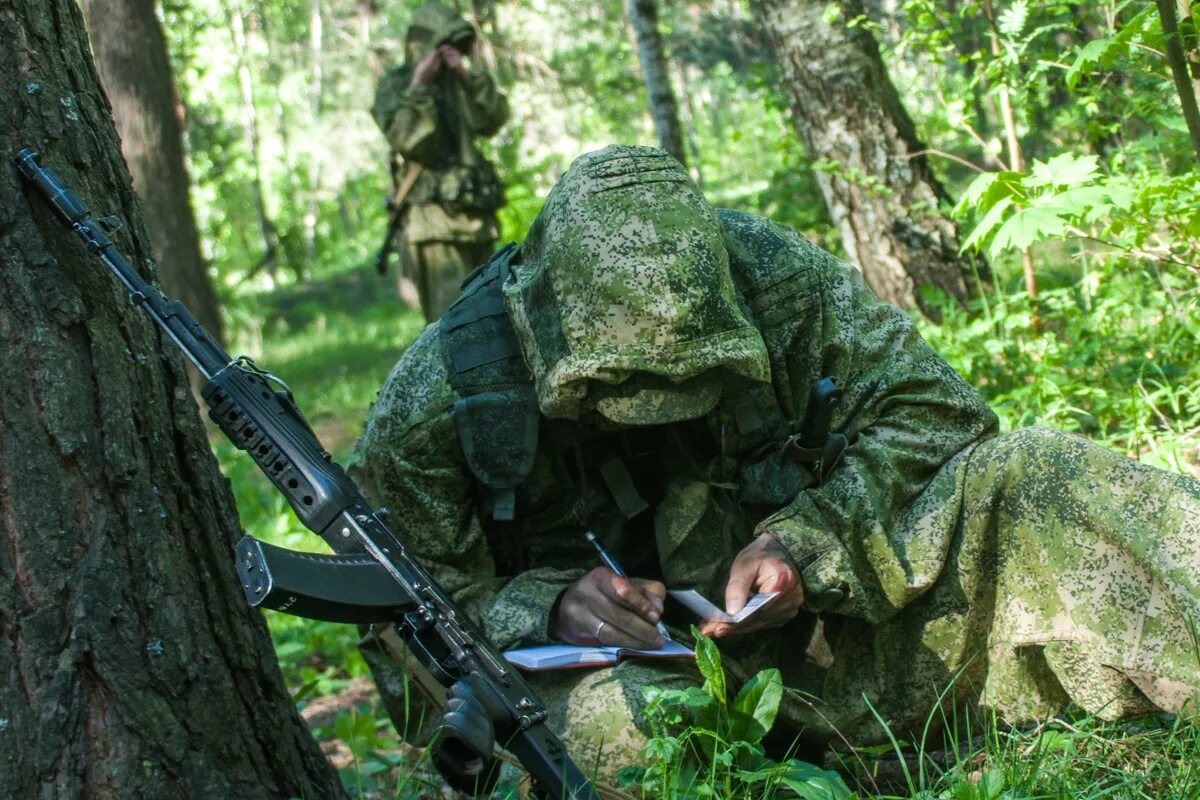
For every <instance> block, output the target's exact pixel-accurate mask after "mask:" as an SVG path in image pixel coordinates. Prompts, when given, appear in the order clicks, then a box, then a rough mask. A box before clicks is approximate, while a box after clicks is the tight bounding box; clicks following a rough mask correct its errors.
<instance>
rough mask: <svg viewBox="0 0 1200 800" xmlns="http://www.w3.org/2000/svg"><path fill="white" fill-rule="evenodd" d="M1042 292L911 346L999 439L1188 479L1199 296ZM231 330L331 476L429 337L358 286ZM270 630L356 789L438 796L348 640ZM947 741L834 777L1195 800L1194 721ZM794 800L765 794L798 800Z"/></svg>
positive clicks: (279, 617) (392, 304) (247, 308)
mask: <svg viewBox="0 0 1200 800" xmlns="http://www.w3.org/2000/svg"><path fill="white" fill-rule="evenodd" d="M1044 285H1045V286H1046V291H1045V292H1044V293H1043V295H1042V297H1041V298H1040V300H1039V302H1038V303H1037V304H1036V305H1035V304H1031V303H1030V302H1029V301H1028V300H1026V299H1025V298H1024V297H1023V296H1021V295H1020V293H1019V291H1018V289H1017V287H1016V286H1013V285H1009V284H1003V283H1002V284H1001V286H1000V287H999V289H998V291H997V292H996V293H995V294H994V295H992V296H991V297H990V298H989V299H988V300H987V301H986V302H985V303H984V302H981V303H980V304H979V305H977V307H976V308H974V309H973V310H971V311H969V312H963V311H961V310H957V309H953V308H949V307H948V308H946V309H945V315H944V319H943V322H942V323H941V324H940V325H933V324H929V323H923V330H924V332H925V335H926V337H927V338H928V339H929V340H930V342H931V343H932V344H933V345H934V347H935V348H936V349H938V351H939V352H941V353H942V354H943V355H944V356H945V357H946V358H947V359H948V360H949V361H950V362H951V363H952V364H953V365H954V366H955V367H956V368H957V369H958V370H959V371H960V372H962V374H964V375H965V376H966V377H967V378H968V380H970V381H971V382H972V383H973V384H974V385H976V386H978V387H979V388H980V390H981V391H982V392H983V393H984V395H985V396H986V397H987V398H988V400H989V402H991V404H992V405H993V407H994V408H995V409H996V410H997V412H998V413H999V414H1000V415H1001V418H1002V424H1003V426H1004V428H1005V429H1011V428H1014V427H1019V426H1022V425H1027V424H1032V423H1034V422H1037V423H1038V424H1045V425H1050V426H1053V427H1059V428H1062V429H1065V430H1070V431H1075V432H1079V433H1083V434H1084V435H1087V436H1090V437H1092V438H1094V439H1096V440H1097V441H1100V442H1102V443H1104V444H1106V445H1108V446H1111V447H1114V448H1116V449H1118V450H1120V451H1122V452H1124V453H1126V454H1127V455H1130V456H1132V457H1135V458H1140V459H1141V460H1144V461H1146V462H1148V463H1153V464H1155V465H1156V466H1162V467H1165V468H1168V469H1174V470H1177V471H1181V472H1190V473H1192V474H1193V475H1196V474H1197V468H1196V464H1197V462H1198V461H1200V457H1198V453H1197V436H1196V434H1197V432H1198V431H1200V329H1198V328H1200V326H1198V324H1197V320H1198V319H1200V315H1197V313H1196V310H1197V293H1196V288H1195V285H1194V282H1193V281H1192V279H1190V278H1188V277H1187V276H1179V277H1176V278H1170V277H1164V276H1162V275H1158V274H1155V273H1149V272H1146V271H1143V270H1140V269H1134V268H1124V267H1118V266H1112V267H1110V268H1109V269H1108V270H1107V271H1104V272H1097V271H1095V270H1094V271H1093V272H1092V273H1091V274H1089V275H1088V276H1086V280H1072V279H1071V276H1070V275H1069V274H1068V275H1066V276H1065V277H1064V278H1063V279H1062V280H1061V281H1060V283H1059V285H1057V286H1055V285H1054V284H1053V282H1052V281H1046V282H1045V283H1044ZM1035 312H1036V317H1037V319H1038V325H1037V326H1036V327H1035V325H1034V324H1033V319H1034V316H1035ZM227 314H228V322H229V325H228V331H229V336H230V339H231V340H232V341H231V344H230V348H229V349H230V350H231V351H233V352H238V353H241V352H245V353H247V354H248V355H251V356H252V357H254V358H255V359H256V360H257V361H258V362H259V364H260V365H261V366H262V367H264V368H266V369H268V370H270V371H272V372H274V373H275V374H277V375H279V377H280V378H282V379H283V380H284V381H286V382H287V383H288V384H289V385H290V386H291V387H292V389H293V391H294V392H295V395H296V398H297V401H298V402H299V404H300V407H301V408H302V409H303V410H304V411H305V413H306V415H307V416H308V417H309V419H310V421H311V422H312V424H313V426H314V428H315V429H316V430H317V432H318V434H319V435H320V436H321V438H322V440H323V441H324V442H325V444H326V446H327V447H329V448H330V449H331V451H332V452H333V453H334V455H335V458H337V459H338V460H340V461H343V462H344V460H345V458H346V457H347V455H348V454H349V452H350V449H351V447H352V445H353V441H354V438H355V437H356V436H357V433H358V431H359V430H360V429H361V425H362V421H363V420H364V419H365V417H366V415H367V412H368V409H369V406H370V403H371V401H372V400H373V398H374V396H375V392H376V391H377V390H378V389H379V388H380V387H381V386H382V385H383V382H384V380H385V378H386V376H387V374H388V372H389V370H390V369H391V367H392V365H393V364H394V363H395V361H396V359H397V358H398V357H399V355H400V354H401V352H402V351H403V349H404V347H405V346H406V345H407V344H408V343H409V342H411V340H412V339H413V338H414V337H415V336H416V335H417V333H418V332H419V331H420V329H421V319H420V315H419V313H418V312H415V311H412V310H410V309H407V308H404V307H403V306H402V305H401V304H400V303H399V302H398V301H396V300H395V299H394V297H393V293H392V290H391V286H390V282H385V281H382V280H380V279H379V278H378V277H377V276H376V275H375V274H374V273H373V272H370V271H368V270H367V269H364V268H358V269H356V270H353V271H346V272H342V273H336V274H332V275H325V276H323V277H322V278H321V280H320V281H317V282H313V283H310V284H305V285H293V286H285V287H282V288H277V289H274V290H272V291H264V292H258V293H250V292H247V293H245V294H243V295H242V296H240V297H237V298H235V299H233V300H231V301H230V302H229V303H228V304H227ZM213 442H214V446H215V448H216V451H217V454H218V458H219V460H220V463H221V467H222V469H223V470H224V472H225V474H226V475H227V476H228V477H229V478H230V479H231V481H232V484H233V489H234V493H235V496H236V499H237V504H238V509H239V512H240V513H241V516H242V523H243V527H244V528H245V530H246V532H247V533H249V534H250V535H252V536H255V537H257V538H260V539H264V540H266V541H269V542H271V543H274V544H279V545H282V546H285V547H289V548H292V549H303V550H314V551H320V550H323V549H324V545H323V543H321V542H320V541H319V540H318V539H317V537H316V536H315V535H313V534H311V533H309V532H308V531H307V530H306V529H304V528H303V526H301V525H300V524H299V522H298V521H297V520H296V519H295V517H294V516H293V515H292V514H291V511H290V509H288V507H287V505H286V503H285V502H284V501H283V499H282V497H281V496H279V495H278V494H277V493H276V492H275V490H274V488H273V487H272V486H271V485H270V483H269V482H267V480H266V479H265V478H263V477H262V476H261V475H260V474H259V473H258V471H257V468H256V467H255V466H254V465H253V463H252V462H251V461H250V460H249V459H248V458H246V457H245V456H244V455H243V454H241V453H238V452H237V451H236V450H234V449H233V448H232V447H231V446H230V445H228V443H226V442H225V441H224V439H223V437H221V436H220V434H214V438H213ZM268 621H269V625H270V629H271V634H272V637H273V638H274V641H275V645H276V650H277V653H278V655H279V659H280V664H281V666H282V668H283V672H284V676H285V679H286V680H287V683H288V685H289V687H290V688H291V690H292V691H293V693H294V696H295V700H296V703H297V705H298V706H299V707H300V708H301V709H302V711H307V712H312V711H313V709H314V708H316V707H317V706H321V707H323V708H327V709H328V708H332V709H333V710H332V711H328V712H322V714H321V715H319V716H320V717H321V719H320V720H318V722H317V724H315V733H316V735H317V738H318V740H319V741H320V742H321V743H322V746H323V748H325V749H326V752H327V753H329V754H330V755H331V758H332V759H333V760H334V763H335V764H336V765H338V766H339V768H340V769H341V772H342V775H343V779H344V782H345V784H346V785H347V787H348V788H349V789H350V791H351V792H352V793H353V794H354V795H355V796H356V797H359V798H364V800H365V799H367V798H382V797H403V798H416V797H434V796H441V791H440V787H438V786H437V785H436V783H435V782H430V778H429V771H428V769H427V768H426V767H425V766H424V765H422V764H421V763H420V761H419V759H420V753H419V752H413V751H411V750H408V749H407V748H405V747H404V746H403V745H401V744H400V743H399V741H398V740H397V737H396V734H395V731H394V729H393V728H392V727H391V724H390V722H389V721H388V720H387V717H386V715H385V714H384V712H383V709H382V706H381V705H380V703H379V702H378V698H377V697H376V696H375V695H374V694H373V687H370V686H367V685H366V684H365V678H366V676H367V669H366V665H365V664H364V662H363V661H362V658H361V657H360V656H359V655H358V653H357V650H356V649H355V647H354V642H355V638H356V636H355V633H354V631H353V629H351V628H349V627H347V626H343V625H335V624H331V623H323V622H313V621H307V620H302V619H299V618H296V617H289V616H287V615H283V614H275V613H270V614H268ZM364 686H366V688H365V689H364ZM955 727H956V726H951V729H952V730H953V729H955ZM957 727H958V728H962V727H963V726H962V725H959V726H957ZM959 736H960V738H959V739H957V740H953V739H952V740H949V741H940V740H939V741H938V742H936V743H934V742H927V743H926V745H925V746H924V747H917V746H913V745H912V744H910V743H902V742H895V743H894V745H893V746H892V747H885V748H882V749H880V748H875V749H870V750H867V751H862V752H859V753H857V754H854V755H851V754H844V755H843V756H842V757H841V758H840V760H835V761H834V762H831V764H830V765H831V766H836V767H837V768H838V769H839V771H840V772H841V773H842V774H843V775H844V777H845V779H846V781H847V783H848V784H849V786H850V787H851V788H852V789H854V790H855V792H856V793H857V795H858V796H859V797H862V798H867V797H877V798H885V797H886V798H914V799H915V798H923V799H928V800H933V798H939V799H940V798H946V799H947V800H1001V798H1004V799H1005V800H1018V799H1020V800H1025V799H1028V800H1034V799H1035V798H1038V799H1039V800H1040V799H1042V798H1044V799H1046V800H1052V799H1053V800H1057V798H1097V800H1099V798H1112V799H1114V800H1115V799H1117V798H1121V799H1124V798H1129V799H1130V800H1133V799H1134V798H1138V799H1142V798H1156V799H1157V798H1165V799H1166V800H1183V798H1200V725H1198V724H1197V723H1196V722H1195V721H1193V720H1188V719H1182V718H1179V719H1177V718H1173V717H1169V716H1165V715H1159V716H1154V717H1149V718H1146V719H1142V720H1136V721H1133V722H1123V723H1119V724H1105V723H1102V722H1099V721H1097V720H1095V719H1091V718H1087V717H1070V718H1064V719H1059V720H1053V721H1049V722H1047V723H1045V724H1043V725H1041V726H1039V727H1037V728H1032V729H1018V730H1013V729H1006V728H1004V727H1003V726H999V725H983V726H978V725H977V726H976V727H975V728H974V729H973V730H972V729H969V728H968V729H967V730H966V731H965V732H963V731H959ZM730 744H731V746H732V743H730ZM667 750H670V748H667ZM676 750H678V748H676ZM663 752H666V751H663ZM947 754H949V755H947ZM667 766H668V767H669V764H668V765H667ZM698 780H699V783H698V784H697V785H696V786H694V787H692V788H694V789H695V793H694V794H680V795H679V796H696V797H710V796H711V797H747V798H750V797H759V796H761V793H760V794H755V791H760V790H761V789H762V786H758V787H757V789H755V788H754V787H749V788H746V789H745V791H744V792H743V793H740V794H739V793H738V791H736V790H735V789H733V788H730V787H733V786H734V784H733V783H729V782H728V781H726V782H723V783H719V784H718V783H713V782H709V783H707V784H706V783H705V779H704V778H703V776H702V775H701V776H699V778H698ZM788 785H790V784H788ZM721 787H724V788H723V789H722V788H721ZM689 791H690V790H689ZM787 791H791V792H792V794H791V795H788V794H787ZM787 791H785V790H783V789H779V790H778V791H777V794H778V796H795V795H796V794H797V790H796V789H795V788H794V787H793V789H791V790H787ZM800 796H804V795H803V794H801V795H800ZM811 796H812V797H821V798H822V800H826V798H829V797H831V795H820V794H813V795H811Z"/></svg>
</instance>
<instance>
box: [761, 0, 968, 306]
mask: <svg viewBox="0 0 1200 800" xmlns="http://www.w3.org/2000/svg"><path fill="white" fill-rule="evenodd" d="M751 6H752V7H753V9H754V12H755V14H756V15H757V17H758V18H759V20H760V22H761V24H762V26H763V28H764V29H765V31H766V32H767V34H768V36H769V38H770V40H771V46H772V49H773V51H774V55H775V59H776V61H777V62H778V65H779V68H780V71H781V73H782V76H783V82H784V85H785V87H786V89H787V92H788V96H789V101H790V107H791V111H792V120H793V123H794V124H795V127H796V130H797V132H798V133H799V134H800V137H801V139H802V140H803V141H804V145H805V147H806V148H807V149H808V153H809V156H810V157H811V158H812V159H813V160H814V161H817V162H819V164H820V165H821V166H820V168H819V169H818V170H817V179H818V182H819V183H820V186H821V191H822V192H823V194H824V196H825V205H826V206H827V207H828V209H829V215H830V217H831V218H832V219H833V221H834V223H835V224H836V225H837V227H838V231H839V233H840V234H841V239H842V245H843V246H844V247H845V249H846V254H847V257H848V258H849V260H850V261H852V262H854V263H856V264H858V265H859V266H861V267H862V270H863V275H864V276H865V277H866V280H867V283H868V284H870V286H871V288H872V289H874V290H875V292H876V293H877V294H878V295H879V296H880V297H882V298H883V299H884V300H887V301H889V302H892V303H896V304H897V305H900V306H904V307H906V308H913V307H918V308H920V309H921V310H922V311H924V312H926V313H933V311H934V309H933V308H932V307H931V306H930V305H929V304H928V303H927V302H926V301H925V300H924V298H923V297H922V295H921V293H920V291H919V289H920V287H922V286H934V287H937V288H939V289H941V290H942V291H943V292H945V293H946V294H947V295H948V296H950V297H951V298H954V299H955V300H958V301H963V300H965V299H967V298H968V297H969V296H970V295H971V293H972V286H973V274H972V272H973V271H972V266H971V263H970V260H969V259H968V258H966V257H963V256H960V255H959V254H958V248H959V237H958V231H957V229H956V228H955V225H954V223H953V222H951V221H950V220H949V219H947V218H946V217H945V216H944V215H943V214H942V213H941V212H940V211H939V204H940V203H942V202H943V201H946V200H947V196H946V192H945V190H944V189H943V188H942V186H941V184H939V183H938V181H937V179H936V178H935V177H934V175H933V173H932V171H931V169H930V166H929V163H928V161H927V160H926V158H925V156H924V155H923V151H924V149H925V148H924V146H923V145H922V144H921V142H920V141H918V139H917V135H916V131H915V130H914V128H913V124H912V120H911V119H909V116H908V113H907V112H906V111H905V110H904V106H903V105H902V104H901V103H900V99H899V97H898V96H897V94H896V89H895V87H894V86H893V85H892V82H891V80H890V79H889V78H888V74H887V70H886V68H885V67H884V64H883V59H882V58H881V57H880V55H879V48H878V47H877V45H876V43H875V40H874V38H872V36H871V33H870V32H869V31H868V29H867V28H866V27H865V26H863V25H857V24H854V25H851V24H849V23H850V22H852V21H854V20H859V19H861V18H862V17H863V8H862V3H861V0H837V2H835V3H833V4H832V6H831V5H830V4H829V3H826V2H824V0H752V2H751ZM828 8H833V9H835V10H836V11H838V12H839V13H837V14H836V15H834V14H831V13H829V12H828V11H827V9H828Z"/></svg>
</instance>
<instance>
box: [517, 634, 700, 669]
mask: <svg viewBox="0 0 1200 800" xmlns="http://www.w3.org/2000/svg"><path fill="white" fill-rule="evenodd" d="M504 657H505V658H507V659H508V660H509V662H510V663H512V664H514V665H516V666H517V667H519V668H520V669H523V670H525V671H526V672H541V671H543V670H551V669H571V668H572V667H605V666H609V665H611V664H616V663H617V662H618V661H623V660H625V659H626V658H631V657H636V658H695V657H696V654H695V653H694V652H693V651H692V649H691V648H690V647H688V646H687V645H683V644H680V643H679V642H675V641H671V640H670V639H668V640H667V643H666V644H664V645H663V646H662V648H661V649H659V650H636V649H633V648H629V647H589V646H586V645H575V644H547V645H542V646H541V647H522V648H521V649H519V650H509V651H508V652H507V653H505V654H504Z"/></svg>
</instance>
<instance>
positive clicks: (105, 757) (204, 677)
mask: <svg viewBox="0 0 1200 800" xmlns="http://www.w3.org/2000/svg"><path fill="white" fill-rule="evenodd" d="M0 41H2V42H4V43H5V44H4V46H3V47H0V107H3V108H4V109H5V118H6V124H5V125H3V126H0V156H2V160H0V265H2V268H0V386H3V387H4V399H5V402H4V403H3V404H0V752H2V753H3V755H2V756H0V787H2V789H0V795H3V796H5V797H14V798H16V797H21V798H27V797H29V798H32V797H41V798H76V797H88V798H156V799H157V798H181V799H182V798H206V800H208V799H210V798H211V799H220V800H224V799H225V798H229V800H234V799H235V798H236V799H237V800H246V799H247V798H250V799H254V800H257V799H258V798H261V799H262V800H280V798H290V797H304V798H310V799H311V798H340V797H343V796H344V795H343V793H342V791H341V789H340V787H339V784H338V780H337V778H336V776H335V775H334V773H333V771H332V770H331V769H330V767H329V765H328V764H327V763H326V762H325V760H324V758H322V756H321V754H320V752H319V751H318V749H317V747H316V745H315V743H314V742H313V740H312V738H311V737H310V736H309V734H308V732H307V730H306V729H305V727H304V724H303V722H302V721H301V720H300V718H299V716H298V715H297V714H296V711H295V709H294V707H293V704H292V702H291V698H290V697H289V696H288V694H287V691H286V690H285V688H284V686H283V681H282V677H281V675H280V672H279V669H278V665H277V663H276V660H275V656H274V653H273V652H272V649H271V643H270V639H269V637H268V635H267V630H266V626H265V624H264V623H263V620H262V618H261V616H260V615H259V614H258V613H257V612H256V611H253V610H251V609H250V608H248V607H247V606H246V604H245V601H244V599H243V597H242V593H241V591H240V589H239V587H238V583H237V578H236V576H235V574H234V570H233V563H232V562H233V545H234V541H235V539H236V538H237V536H238V533H239V532H238V523H237V516H236V514H235V510H234V507H233V499H232V496H231V494H230V492H229V488H228V485H227V483H226V482H225V481H224V480H223V479H222V478H221V475H220V473H219V472H218V470H217V465H216V462H215V459H214V458H213V455H212V452H211V451H210V449H209V447H208V444H207V442H206V439H205V434H204V430H203V427H202V426H201V424H200V420H199V416H198V414H197V410H196V404H195V402H194V401H193V399H192V395H191V392H190V390H189V386H188V380H187V377H186V375H185V373H184V370H183V366H182V362H181V359H180V357H179V355H178V354H177V352H176V351H175V350H174V346H173V345H172V344H171V343H170V342H169V341H166V340H165V339H164V337H163V336H160V335H159V334H158V333H157V332H156V330H155V328H154V327H153V325H152V324H151V323H150V320H149V318H148V316H147V315H146V314H145V313H144V312H143V311H141V310H140V309H138V308H136V307H133V306H132V305H131V304H130V302H129V299H128V297H127V296H126V294H125V292H124V291H123V290H122V289H121V288H119V286H118V284H117V281H116V280H115V279H114V278H113V276H112V275H111V274H109V273H108V271H107V270H105V269H104V268H103V267H102V266H101V265H100V264H99V263H98V261H96V260H95V259H94V258H92V257H90V256H89V255H88V254H87V252H86V251H85V249H84V247H83V246H82V244H81V242H80V241H79V240H78V237H76V236H75V235H74V234H71V233H70V232H69V231H67V230H66V229H65V228H63V227H62V226H61V224H59V223H58V222H57V221H56V220H54V219H53V218H52V216H51V213H50V212H49V210H48V209H47V207H46V205H45V203H43V202H42V201H41V200H40V199H39V198H36V197H35V196H33V195H32V194H30V192H29V191H28V190H27V189H25V188H24V187H22V186H21V185H20V182H19V180H18V177H17V175H16V173H15V170H14V169H13V168H12V166H11V158H12V156H13V155H14V154H15V153H16V152H17V150H18V149H19V148H20V147H22V146H28V147H33V148H36V149H39V150H40V151H41V152H42V153H43V161H44V163H46V165H47V166H50V167H52V168H53V169H54V170H55V171H57V172H58V173H59V174H60V175H62V177H63V178H64V180H66V181H68V183H69V184H71V185H72V186H73V187H74V188H75V190H76V192H77V193H78V194H79V195H80V197H81V199H83V200H84V201H85V202H87V203H88V204H89V205H90V206H91V207H92V208H93V210H94V212H95V213H96V214H97V215H100V214H110V213H111V214H114V215H116V216H118V217H120V218H121V219H123V220H125V221H126V223H127V226H128V227H127V228H126V229H125V230H124V231H122V232H121V233H119V234H117V235H116V239H117V241H118V243H119V244H120V245H121V247H122V249H123V250H124V251H125V253H126V255H127V257H128V259H129V261H130V263H131V264H135V265H146V264H147V262H148V258H149V255H150V246H149V237H148V236H147V234H146V231H145V226H144V224H143V220H142V214H141V211H140V208H139V206H138V204H137V202H136V200H135V197H134V193H133V190H132V187H131V185H130V178H129V174H128V172H126V169H125V166H124V165H123V163H122V161H121V155H120V150H119V144H118V140H117V135H116V131H115V130H114V128H113V124H112V120H111V118H110V117H109V114H108V109H107V106H106V105H105V102H104V99H103V95H102V94H101V90H100V85H99V79H98V77H97V75H96V72H95V70H94V68H93V65H92V62H91V58H90V55H89V53H88V49H87V39H86V37H85V34H84V27H83V18H82V15H81V13H80V11H79V8H78V6H77V5H76V3H75V0H8V1H7V2H3V3H0Z"/></svg>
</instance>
